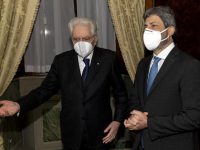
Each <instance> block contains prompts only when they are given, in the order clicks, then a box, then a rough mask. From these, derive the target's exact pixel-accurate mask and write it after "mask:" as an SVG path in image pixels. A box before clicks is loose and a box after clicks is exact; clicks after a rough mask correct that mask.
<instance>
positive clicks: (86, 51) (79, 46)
mask: <svg viewBox="0 0 200 150" xmlns="http://www.w3.org/2000/svg"><path fill="white" fill-rule="evenodd" d="M74 49H75V51H76V53H77V54H78V55H79V56H81V57H82V58H85V57H87V56H88V55H90V54H91V53H92V51H93V46H92V44H91V43H89V42H85V41H80V42H77V43H75V44H74Z"/></svg>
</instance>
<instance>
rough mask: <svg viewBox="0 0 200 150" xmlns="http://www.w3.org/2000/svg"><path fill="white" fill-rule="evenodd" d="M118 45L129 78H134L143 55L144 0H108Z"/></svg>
mask: <svg viewBox="0 0 200 150" xmlns="http://www.w3.org/2000/svg"><path fill="white" fill-rule="evenodd" d="M108 4H109V9H110V12H111V16H112V21H113V25H114V28H115V32H116V35H117V39H118V41H119V47H120V50H121V53H122V57H123V59H124V62H125V65H126V68H127V70H128V73H129V75H130V78H131V79H132V80H134V76H135V73H136V68H137V64H138V62H139V60H140V59H141V58H142V57H143V55H144V46H143V42H142V35H143V28H144V25H143V14H144V11H145V0H123V1H122V0H108Z"/></svg>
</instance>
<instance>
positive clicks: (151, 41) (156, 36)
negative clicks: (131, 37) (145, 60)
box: [143, 28, 169, 51]
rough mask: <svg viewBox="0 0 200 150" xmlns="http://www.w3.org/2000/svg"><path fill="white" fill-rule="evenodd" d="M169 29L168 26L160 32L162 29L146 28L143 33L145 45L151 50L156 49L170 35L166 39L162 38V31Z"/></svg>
mask: <svg viewBox="0 0 200 150" xmlns="http://www.w3.org/2000/svg"><path fill="white" fill-rule="evenodd" d="M167 29H168V28H166V29H164V30H163V31H161V32H160V31H156V30H151V29H148V28H146V29H145V31H144V34H143V40H144V45H145V47H146V48H147V49H148V50H150V51H153V50H155V49H156V48H157V47H158V46H159V44H160V42H162V41H164V40H166V39H167V38H168V37H169V36H168V37H166V38H165V39H162V36H161V33H163V32H165V31H166V30H167Z"/></svg>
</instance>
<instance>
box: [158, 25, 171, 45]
mask: <svg viewBox="0 0 200 150" xmlns="http://www.w3.org/2000/svg"><path fill="white" fill-rule="evenodd" d="M168 28H169V27H168ZM168 28H166V29H164V30H163V31H161V32H160V33H163V32H165V31H166V30H167V29H168ZM168 38H169V35H168V36H167V37H166V38H164V39H162V40H161V41H160V42H163V41H165V40H166V39H168Z"/></svg>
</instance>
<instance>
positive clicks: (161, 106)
mask: <svg viewBox="0 0 200 150" xmlns="http://www.w3.org/2000/svg"><path fill="white" fill-rule="evenodd" d="M144 21H145V23H144V24H145V30H144V35H143V40H144V44H145V47H146V48H147V49H148V50H150V51H153V54H152V55H151V56H148V57H146V58H144V59H142V60H141V61H140V63H139V65H138V68H137V72H136V76H135V81H134V91H133V93H134V94H133V98H132V101H131V102H130V106H131V108H130V111H131V112H130V113H131V115H130V117H129V118H128V119H126V120H125V121H124V124H125V126H126V127H127V128H128V129H129V130H131V131H135V132H136V139H135V142H134V145H133V150H138V149H139V150H198V143H197V142H198V139H197V129H198V128H199V127H200V94H199V92H200V62H199V61H198V60H196V59H194V58H192V57H191V56H188V55H187V54H185V53H184V52H182V51H180V50H179V49H178V47H177V46H176V45H175V44H174V42H173V37H172V36H173V35H174V33H175V27H176V23H175V19H174V13H173V11H172V10H171V9H170V8H169V7H161V6H160V7H154V8H150V9H148V10H147V11H146V13H145V14H144Z"/></svg>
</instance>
